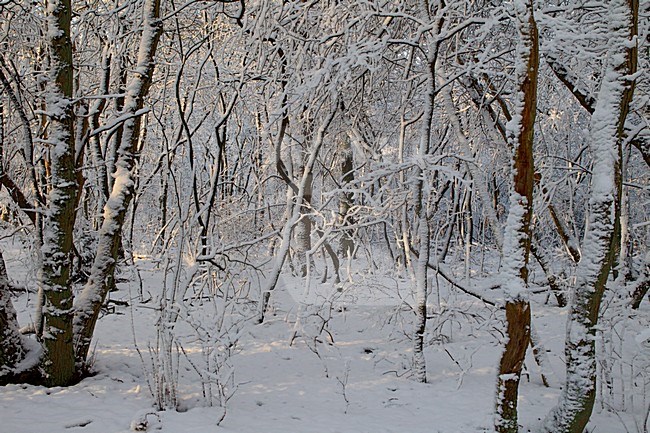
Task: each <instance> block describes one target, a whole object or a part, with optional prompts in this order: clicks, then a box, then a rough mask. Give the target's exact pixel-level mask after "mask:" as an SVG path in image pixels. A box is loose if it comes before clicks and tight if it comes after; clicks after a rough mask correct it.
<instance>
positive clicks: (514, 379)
mask: <svg viewBox="0 0 650 433" xmlns="http://www.w3.org/2000/svg"><path fill="white" fill-rule="evenodd" d="M514 8H515V17H516V18H515V19H516V20H517V23H516V27H517V29H518V33H519V38H520V39H519V41H518V43H517V53H516V59H515V71H516V78H517V80H518V86H519V95H518V99H517V100H516V101H515V110H514V112H515V115H514V116H513V118H512V120H511V121H510V122H508V124H507V125H506V134H507V138H508V146H509V147H510V149H511V150H512V152H513V172H512V177H513V185H512V189H511V194H510V210H509V212H508V221H507V224H506V229H505V236H504V250H503V257H504V263H503V275H504V280H505V283H504V284H505V290H506V294H505V296H506V307H505V308H506V323H507V330H506V338H507V341H506V345H505V348H504V350H503V354H502V355H501V361H500V363H499V376H498V378H497V402H496V419H495V429H496V431H498V432H499V433H517V432H518V431H519V426H518V423H517V419H518V416H517V400H518V396H519V380H520V378H521V369H522V367H523V364H524V359H525V357H526V349H527V347H528V344H529V343H530V303H529V300H528V296H529V294H528V273H529V270H528V258H529V256H530V244H531V227H530V224H531V218H532V213H533V185H534V176H533V175H534V162H533V136H534V126H535V114H536V110H537V73H538V67H539V51H538V50H539V48H538V45H539V44H538V34H537V24H536V22H535V17H534V15H533V3H532V1H526V2H524V1H518V2H515V3H514Z"/></svg>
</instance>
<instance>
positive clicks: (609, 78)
mask: <svg viewBox="0 0 650 433" xmlns="http://www.w3.org/2000/svg"><path fill="white" fill-rule="evenodd" d="M607 7H608V9H609V10H608V14H607V19H608V24H609V29H608V30H609V35H610V36H609V47H608V56H607V59H606V65H605V70H604V74H603V78H602V83H601V86H600V91H599V93H598V99H597V101H596V106H595V109H594V114H593V116H592V118H591V123H590V135H591V142H590V145H591V150H592V154H593V158H594V160H593V168H592V173H593V176H592V180H591V195H590V199H589V212H588V216H587V230H586V232H585V235H584V241H583V249H582V253H583V254H582V258H581V260H580V263H579V264H578V269H577V272H576V282H575V288H574V291H573V299H572V304H571V312H570V315H569V318H568V322H567V334H566V346H565V356H566V384H565V386H564V388H563V390H562V394H561V396H560V399H559V402H558V404H557V406H555V408H554V409H553V410H552V411H551V412H550V413H549V415H548V416H547V418H546V420H545V421H544V426H543V431H544V432H548V433H560V432H566V433H582V432H583V431H584V429H585V427H586V425H587V422H588V421H589V418H590V417H591V413H592V410H593V406H594V401H595V399H596V353H595V333H596V325H597V322H598V315H599V311H600V303H601V300H602V297H603V293H604V291H605V284H606V283H607V279H608V276H609V273H610V270H611V268H612V264H613V263H614V260H615V258H616V257H615V256H616V252H617V243H618V239H617V237H618V236H617V231H618V229H617V226H618V224H619V222H618V221H617V220H618V219H619V218H620V206H618V205H617V203H616V201H617V200H620V191H621V184H620V182H621V173H620V170H621V143H622V140H623V135H624V124H625V118H626V116H627V113H628V109H629V103H630V100H631V99H632V94H633V91H634V81H633V74H634V73H635V72H636V28H637V21H638V1H636V0H614V1H611V2H609V3H608V4H607Z"/></svg>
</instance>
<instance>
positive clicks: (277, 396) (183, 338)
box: [0, 253, 649, 433]
mask: <svg viewBox="0 0 650 433" xmlns="http://www.w3.org/2000/svg"><path fill="white" fill-rule="evenodd" d="M23 255H24V254H23V253H16V254H6V258H7V268H8V270H9V274H10V277H14V278H15V275H22V273H23V272H24V271H23V265H22V264H21V262H20V260H21V259H20V257H21V256H23ZM136 263H137V265H138V267H139V270H140V273H141V275H142V280H143V284H144V286H143V289H144V292H145V293H146V294H149V295H151V296H153V297H154V298H155V297H156V296H158V295H159V294H160V293H161V290H162V287H163V279H164V275H163V270H162V269H161V268H160V267H157V266H156V262H154V261H151V260H138V261H137V262H136ZM191 265H192V264H191V263H190V266H191ZM182 266H185V264H183V265H182ZM184 271H185V270H184ZM461 272H462V270H461ZM125 275H126V273H125ZM314 279H316V278H314ZM353 281H354V282H353V283H351V282H347V283H345V285H344V286H343V288H342V290H341V291H339V290H338V289H337V287H335V286H334V285H330V284H319V283H316V282H314V283H313V284H312V287H310V290H309V292H308V293H309V294H310V297H309V298H308V299H307V298H303V297H301V296H300V295H301V294H302V293H304V292H305V287H304V284H305V281H304V279H302V278H298V277H290V276H283V278H282V279H281V280H280V282H279V284H278V287H277V288H276V290H275V293H274V297H273V299H272V305H271V307H272V308H271V309H270V313H269V315H268V316H267V321H266V322H265V323H264V324H263V325H253V324H252V323H249V324H244V325H243V327H242V330H241V332H240V333H239V341H238V344H237V347H238V350H236V351H235V352H234V353H233V355H232V357H231V358H230V361H229V362H230V364H231V365H232V366H233V368H234V372H235V376H234V384H235V385H236V386H235V387H233V388H232V389H229V390H228V391H229V392H230V393H232V397H231V398H230V399H229V400H228V402H227V404H226V405H225V406H226V407H225V418H224V419H223V421H222V422H221V423H220V425H219V426H218V427H217V423H218V421H219V420H220V419H221V418H222V417H223V415H224V409H223V408H221V407H206V404H205V399H204V398H203V396H202V391H201V385H200V379H199V376H198V374H197V372H196V371H195V370H194V369H193V368H192V366H190V365H189V364H188V363H187V362H186V360H185V358H183V356H182V355H181V358H180V359H181V361H180V367H179V368H178V375H179V380H178V386H177V393H178V399H179V411H174V410H168V411H156V410H155V409H154V408H153V403H154V401H153V398H152V395H151V393H150V392H149V384H150V376H149V375H150V374H151V365H150V352H149V348H151V347H155V345H156V339H157V338H158V337H157V334H156V327H155V326H154V324H155V323H156V321H157V320H158V312H157V311H156V308H157V306H156V305H155V304H152V303H151V302H149V303H139V302H138V300H137V299H135V298H134V293H135V292H136V290H137V289H136V286H137V283H136V282H128V281H127V282H124V283H121V284H119V285H118V289H119V291H118V292H116V293H112V294H111V296H112V298H114V299H119V300H125V301H129V303H130V304H131V306H129V307H124V306H118V307H116V311H115V313H114V314H107V315H103V316H102V317H101V318H100V320H99V323H98V325H97V334H96V339H95V343H96V346H94V347H95V350H94V360H95V364H94V369H95V371H96V372H97V374H96V375H94V376H92V377H88V378H86V379H84V380H83V381H82V382H81V383H79V384H77V385H75V386H71V387H68V388H50V389H48V388H44V387H40V386H31V385H9V386H5V387H3V388H0V418H1V419H2V428H0V430H1V431H3V432H5V431H6V432H11V433H33V432H40V431H47V432H52V433H64V432H66V433H68V432H84V433H126V432H131V431H144V430H137V427H138V426H142V427H140V428H144V425H145V424H146V426H147V430H146V431H153V432H161V433H178V432H188V433H203V432H224V433H249V432H250V433H253V432H255V433H257V432H260V431H265V432H269V433H276V432H277V433H280V432H282V433H286V432H300V433H327V432H331V433H335V432H341V433H350V432H359V433H361V432H373V433H375V432H380V433H384V432H385V433H392V432H409V433H420V432H421V433H424V432H441V433H472V432H476V433H479V432H489V431H491V429H492V420H493V418H492V416H493V404H494V393H495V377H496V368H495V366H496V365H497V361H498V357H499V355H500V352H501V346H502V342H500V341H499V339H500V336H499V333H498V332H495V331H494V327H495V326H497V327H498V326H499V320H495V319H494V317H493V314H494V313H493V311H492V310H489V309H487V308H486V307H485V306H484V305H483V304H482V303H480V302H479V301H475V300H473V299H472V298H469V297H467V296H466V295H463V294H461V293H459V292H455V291H453V289H451V288H450V287H448V286H445V285H444V284H442V282H440V283H439V284H435V283H434V284H432V290H433V293H432V294H431V295H430V296H429V299H430V304H429V310H430V311H431V313H430V315H431V316H432V318H431V319H430V320H429V325H428V330H427V334H426V336H425V341H426V342H428V344H427V345H426V347H425V356H426V364H427V380H428V383H427V384H421V383H417V382H415V381H414V380H412V378H411V377H410V368H411V357H412V343H411V342H410V341H409V340H408V339H407V338H405V336H404V334H403V333H402V330H409V329H411V325H410V323H411V320H412V312H411V310H410V309H409V308H408V307H406V305H412V304H413V303H414V299H413V297H412V294H410V287H411V284H412V283H411V281H410V280H409V278H408V277H407V276H406V277H404V278H400V277H399V276H396V275H394V276H390V275H388V274H375V275H374V276H373V275H372V274H365V277H364V278H361V277H360V276H359V275H357V276H354V278H353ZM260 284H262V283H260ZM378 288H379V289H381V295H377V293H378V292H377V290H378ZM405 293H409V295H406V296H405ZM494 296H498V295H497V294H496V293H494ZM543 301H544V298H543V297H540V298H534V297H533V298H532V299H531V302H532V303H533V321H534V323H535V324H536V327H537V330H538V333H539V335H540V339H541V341H542V343H543V344H544V346H545V348H546V349H547V350H548V351H549V352H548V355H549V366H547V367H545V368H548V369H550V370H551V373H552V374H551V377H552V378H553V381H552V383H551V385H552V386H553V387H552V388H545V387H544V386H543V385H542V383H541V378H540V370H539V368H538V367H537V365H536V364H535V363H534V361H533V360H532V355H531V356H529V358H528V359H527V361H526V365H527V373H525V374H524V376H523V377H522V383H521V394H520V403H519V406H520V423H521V424H522V425H524V426H525V427H528V428H534V426H535V425H536V423H537V422H538V419H540V418H543V417H544V415H545V414H546V413H547V412H548V410H549V409H550V407H551V406H552V404H553V403H555V401H556V400H557V397H558V394H559V392H560V389H559V386H560V384H561V383H563V366H564V363H563V359H564V355H563V343H564V323H565V319H566V312H567V310H566V309H558V308H557V307H554V306H551V305H544V304H543ZM33 302H34V299H30V298H29V296H28V295H27V294H23V295H21V296H20V297H18V298H17V299H15V302H14V304H15V305H16V308H17V310H18V314H19V319H20V320H21V322H23V323H24V322H25V321H26V318H27V317H29V314H30V313H31V312H32V308H33V305H32V303H33ZM643 307H644V308H646V310H644V311H641V312H640V313H639V318H637V319H636V320H637V321H639V320H640V321H639V325H643V323H645V326H647V318H648V317H649V315H648V314H647V313H648V311H647V304H645V305H643ZM197 311H198V310H196V311H193V312H192V317H197V318H198V317H200V315H197ZM324 311H328V312H329V316H326V319H329V325H328V330H329V332H330V333H331V335H332V336H333V339H334V343H333V344H331V343H330V341H329V336H328V335H327V334H326V333H323V334H318V333H317V331H314V330H315V329H317V328H318V323H317V322H316V321H315V320H316V316H315V315H314V314H313V313H314V312H320V313H321V314H322V313H323V312H324ZM298 317H300V323H298V322H297V318H298ZM641 318H644V319H641ZM217 319H218V318H216V317H214V318H213V319H212V320H217ZM631 322H634V321H631ZM204 326H206V329H214V327H212V325H209V324H208V323H207V322H205V323H204ZM643 329H644V328H643V326H640V327H638V326H637V327H631V328H630V329H629V330H628V331H629V332H630V333H631V335H632V337H631V339H630V341H631V342H632V343H633V345H632V346H633V347H628V348H626V350H627V352H626V353H627V354H628V355H626V356H627V358H626V359H632V358H631V356H632V354H633V353H637V352H634V351H639V350H640V349H639V345H638V344H636V341H638V342H640V343H642V342H644V341H646V340H645V339H644V338H645V337H647V335H648V333H647V331H643ZM174 332H175V335H176V336H177V338H178V339H177V341H178V342H179V343H180V344H182V345H183V347H184V349H185V350H186V352H187V353H188V354H190V357H191V359H193V362H195V365H197V366H198V367H201V364H200V362H201V359H200V354H201V351H202V348H201V343H200V342H198V341H197V340H196V338H195V333H194V332H193V331H192V328H191V326H190V325H189V324H188V323H187V322H186V321H184V319H179V321H178V323H177V324H176V327H175V331H174ZM296 332H297V335H296V338H295V339H292V336H293V335H294V333H296ZM637 335H638V336H639V337H637V338H636V341H634V337H636V336H637ZM316 337H317V338H316ZM136 344H137V347H136ZM136 349H139V351H140V353H141V354H142V359H141V358H140V355H139V354H138V351H137V350H136ZM634 356H636V355H634ZM635 359H636V358H635ZM143 360H144V363H143ZM545 373H546V371H545ZM619 416H620V417H622V419H623V420H624V421H625V422H626V423H627V425H628V428H629V426H632V425H633V414H630V413H624V412H621V413H620V414H619V415H616V414H614V413H612V412H608V411H606V410H605V411H601V412H600V413H595V414H594V415H593V422H592V425H593V426H598V429H599V430H600V431H608V432H620V431H625V430H624V428H623V426H622V424H621V421H620V420H619ZM523 431H527V430H526V429H525V430H523Z"/></svg>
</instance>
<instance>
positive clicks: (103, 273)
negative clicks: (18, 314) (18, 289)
mask: <svg viewBox="0 0 650 433" xmlns="http://www.w3.org/2000/svg"><path fill="white" fill-rule="evenodd" d="M144 8H145V10H144V23H143V32H142V37H141V39H140V47H139V51H138V62H137V65H136V68H135V70H136V73H135V74H134V77H133V79H132V81H131V83H130V85H129V86H128V91H127V95H126V98H125V102H124V112H125V113H130V114H131V115H132V117H130V118H129V119H128V120H127V121H126V122H125V123H124V125H123V131H122V136H121V140H120V145H119V148H118V150H117V161H116V163H115V173H114V175H113V177H114V178H115V180H114V182H113V186H112V190H111V195H110V197H109V199H108V201H107V202H106V206H105V207H104V220H103V223H102V227H101V229H100V231H99V239H98V245H97V253H96V255H95V262H94V264H93V267H92V270H91V274H90V278H89V279H88V282H87V283H86V285H85V286H84V289H83V292H82V293H81V295H80V297H79V302H78V303H77V305H76V309H75V318H74V330H75V358H76V362H77V364H78V365H79V366H83V365H84V364H85V361H86V358H87V356H88V350H89V348H90V342H91V339H92V335H93V332H94V330H95V323H96V322H97V318H98V317H99V311H100V309H101V306H102V304H103V303H104V300H105V299H106V295H107V294H108V291H109V290H110V288H111V287H110V285H109V284H107V282H108V281H109V280H110V279H111V278H112V277H113V275H114V272H115V263H116V262H117V259H118V253H119V247H120V239H121V236H122V226H123V225H124V219H125V216H126V212H127V209H128V207H129V203H130V201H131V199H132V198H133V193H134V185H135V182H134V179H133V176H134V173H133V170H134V169H135V164H136V161H137V155H138V142H139V139H140V128H141V123H142V116H141V115H138V114H139V113H138V112H139V111H140V110H142V107H143V106H144V98H145V97H146V95H147V93H148V91H149V87H150V85H151V81H152V77H153V71H154V66H155V64H154V56H155V53H156V48H157V46H158V41H159V39H160V35H161V34H162V22H161V21H160V18H159V17H160V0H147V1H146V3H145V5H144Z"/></svg>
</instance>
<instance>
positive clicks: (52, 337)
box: [41, 0, 77, 386]
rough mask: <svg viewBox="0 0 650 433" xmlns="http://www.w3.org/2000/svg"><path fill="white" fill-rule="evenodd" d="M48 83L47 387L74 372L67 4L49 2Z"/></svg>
mask: <svg viewBox="0 0 650 433" xmlns="http://www.w3.org/2000/svg"><path fill="white" fill-rule="evenodd" d="M47 15H48V17H49V19H48V20H47V23H48V30H47V34H48V35H49V36H50V38H51V39H50V41H49V44H50V48H51V49H50V62H51V68H52V72H51V74H52V76H51V80H50V81H49V82H48V88H47V95H48V96H47V113H48V117H49V121H50V125H49V128H48V130H49V131H48V136H49V141H50V142H51V143H52V144H51V146H50V160H49V167H50V176H49V185H50V191H49V193H48V200H47V209H46V211H45V218H44V224H43V246H42V254H43V266H42V272H41V282H42V286H43V292H44V296H45V305H44V307H43V336H42V337H43V345H44V347H45V356H44V358H43V370H44V371H45V375H46V378H45V383H46V384H47V385H49V386H61V385H67V384H69V383H70V382H71V381H72V379H73V377H74V373H75V365H74V348H73V343H72V317H73V309H72V303H73V294H72V287H71V281H70V272H71V266H72V263H71V251H72V231H73V228H74V222H75V217H76V206H75V203H76V200H77V177H76V167H75V137H74V133H75V128H74V125H75V119H74V112H73V102H72V97H73V70H72V42H71V40H70V20H71V16H72V10H71V4H70V0H51V1H49V2H48V3H47Z"/></svg>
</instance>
